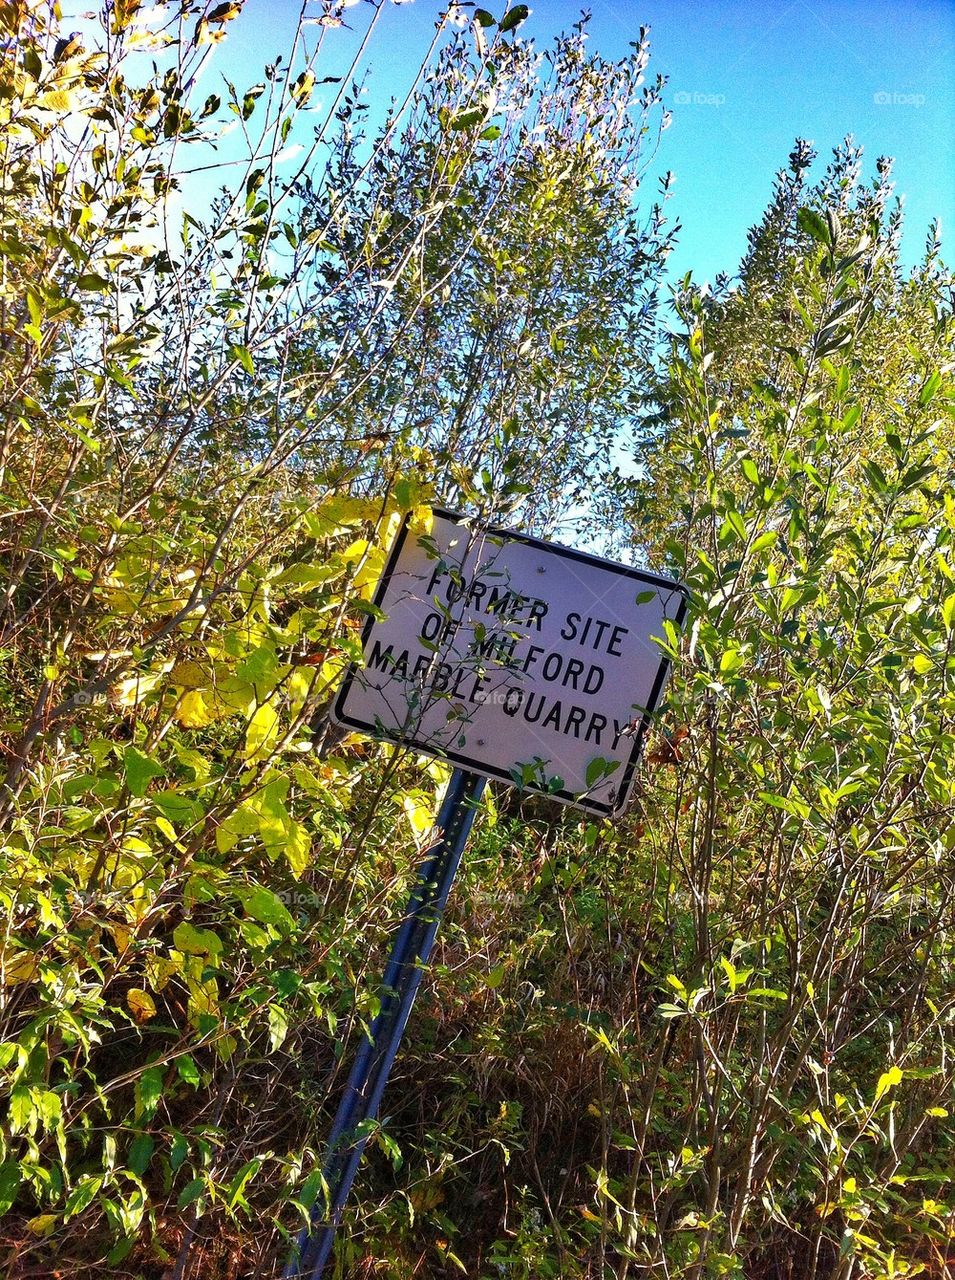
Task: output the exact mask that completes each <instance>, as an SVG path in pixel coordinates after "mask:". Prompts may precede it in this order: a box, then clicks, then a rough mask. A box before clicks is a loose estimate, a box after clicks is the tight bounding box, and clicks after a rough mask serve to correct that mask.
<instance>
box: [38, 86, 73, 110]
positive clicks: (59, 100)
mask: <svg viewBox="0 0 955 1280" xmlns="http://www.w3.org/2000/svg"><path fill="white" fill-rule="evenodd" d="M77 102H78V95H77V94H75V93H69V92H68V91H67V90H66V89H51V90H50V92H49V93H43V94H41V95H40V97H39V98H38V99H37V104H38V105H39V106H41V107H45V108H46V109H47V110H48V111H72V110H73V109H74V107H75V106H76V104H77Z"/></svg>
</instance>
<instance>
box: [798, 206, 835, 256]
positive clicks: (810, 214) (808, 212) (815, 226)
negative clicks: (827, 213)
mask: <svg viewBox="0 0 955 1280" xmlns="http://www.w3.org/2000/svg"><path fill="white" fill-rule="evenodd" d="M796 225H797V226H798V227H799V230H800V231H804V232H805V233H806V234H807V235H809V236H812V238H813V240H815V241H817V243H819V244H823V245H825V246H826V248H827V249H828V248H829V247H830V245H831V240H830V237H829V225H828V223H827V222H826V220H825V218H823V217H822V216H821V215H820V214H818V213H816V211H815V209H806V208H803V209H800V210H799V212H798V213H797V214H796Z"/></svg>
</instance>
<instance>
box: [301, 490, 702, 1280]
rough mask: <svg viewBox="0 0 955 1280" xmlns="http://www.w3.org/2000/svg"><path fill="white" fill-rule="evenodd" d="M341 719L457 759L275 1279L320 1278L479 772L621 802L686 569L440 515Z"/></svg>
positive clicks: (413, 547)
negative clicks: (300, 1226) (294, 1236)
mask: <svg viewBox="0 0 955 1280" xmlns="http://www.w3.org/2000/svg"><path fill="white" fill-rule="evenodd" d="M374 606H375V608H374V610H373V611H371V612H370V613H369V616H368V619H367V621H366V623H365V626H364V630H363V633H362V651H363V661H362V662H361V663H355V664H353V665H352V667H351V668H350V669H349V670H348V671H347V672H346V675H345V679H344V680H343V682H342V685H341V688H340V690H339V693H338V696H337V698H336V701H335V718H336V719H337V720H338V721H339V723H340V724H342V725H343V726H345V727H346V728H348V729H357V730H359V731H361V732H364V733H369V734H372V735H374V736H375V737H377V738H379V739H386V740H390V741H392V742H397V743H400V744H402V745H404V746H406V747H413V748H415V749H416V750H418V751H422V752H425V753H427V754H429V755H433V756H438V757H439V758H441V759H444V760H447V761H449V762H451V763H452V764H454V765H455V766H457V767H456V768H455V770H454V772H453V774H452V775H451V780H450V782H449V784H448V790H447V794H446V795H445V798H444V803H443V805H442V807H441V812H440V814H439V815H438V819H437V823H436V839H435V843H434V844H433V845H432V846H431V848H430V850H429V852H428V855H427V857H426V858H425V860H424V862H423V864H422V866H421V867H420V869H419V871H418V878H417V881H416V884H415V887H414V890H413V892H412V894H411V899H410V901H409V903H408V907H407V911H406V914H405V916H404V918H403V919H402V921H401V923H400V925H399V926H398V928H397V930H396V932H395V936H394V940H393V942H392V948H391V957H390V959H389V961H388V967H387V969H386V971H385V975H384V994H383V997H382V1004H381V1010H380V1012H379V1014H378V1016H377V1017H376V1018H375V1020H374V1022H373V1023H372V1026H371V1028H370V1031H369V1032H368V1034H367V1035H365V1036H363V1038H362V1042H361V1044H360V1046H359V1049H358V1053H357V1056H356V1058H355V1063H354V1065H353V1067H352V1070H351V1074H350V1076H349V1079H348V1084H347V1085H346V1087H345V1094H344V1096H343V1098H342V1100H341V1104H340V1105H339V1108H338V1113H337V1115H336V1117H335V1123H334V1125H333V1127H332V1132H331V1137H330V1139H329V1145H328V1153H327V1156H326V1159H325V1164H324V1167H323V1173H324V1178H325V1184H326V1189H325V1190H324V1192H323V1194H322V1195H321V1196H320V1198H319V1200H318V1201H316V1207H315V1210H314V1212H313V1214H312V1220H311V1223H310V1225H309V1226H308V1227H306V1228H305V1229H304V1230H303V1231H302V1233H301V1236H300V1237H299V1240H298V1244H297V1248H296V1251H295V1256H294V1257H293V1258H292V1260H291V1261H290V1262H289V1264H288V1266H287V1267H286V1270H285V1277H286V1280H292V1278H293V1277H297V1278H298V1280H318V1278H319V1277H320V1276H321V1275H322V1273H323V1270H324V1267H325V1264H326V1262H327V1261H328V1260H329V1258H330V1257H331V1253H332V1248H333V1245H334V1236H335V1228H336V1227H337V1225H338V1222H339V1219H340V1218H341V1213H342V1209H343V1207H344V1204H345V1200H346V1199H347V1197H348V1192H349V1190H350V1189H351V1185H352V1182H353V1181H354V1178H355V1174H356V1172H357V1170H358V1166H359V1164H360V1162H361V1157H362V1152H363V1150H364V1147H365V1143H366V1142H367V1140H368V1133H369V1129H370V1128H371V1124H370V1122H371V1121H373V1120H374V1119H375V1117H376V1116H377V1114H378V1108H379V1105H380V1103H381V1097H382V1094H383V1093H384V1089H385V1085H386V1083H387V1081H388V1074H389V1072H390V1071H391V1067H392V1064H393V1062H394V1060H395V1054H396V1053H397V1051H398V1045H399V1043H400V1041H401V1036H402V1033H403V1031H404V1029H405V1024H406V1023H407V1021H408V1016H409V1014H410V1013H411V1006H412V1004H413V1003H414V998H415V994H416V992H417V990H418V987H419V985H420V983H421V977H422V973H423V969H424V966H425V964H426V963H427V961H428V956H429V955H430V953H431V947H432V945H433V943H434V938H435V934H436V933H437V931H438V925H439V923H440V920H441V915H442V912H443V911H444V907H445V904H446V902H447V900H448V894H449V892H450V890H451V884H452V882H453V880H454V876H455V873H456V871H457V869H458V864H459V862H460V861H461V854H462V852H463V850H464V845H465V842H466V840H467V837H468V832H469V831H470V829H471V824H472V823H473V821H474V813H475V806H476V804H477V802H478V800H479V799H480V796H481V792H482V790H483V789H484V779H485V777H491V778H497V779H500V780H501V781H502V782H505V783H509V784H511V785H512V786H513V785H517V786H520V787H522V788H523V789H525V790H528V791H538V792H542V793H543V794H545V795H547V796H550V797H551V798H552V799H554V800H558V801H560V802H562V803H564V804H570V805H573V806H574V807H575V808H578V809H583V810H585V811H586V812H589V813H593V814H597V815H600V816H602V817H607V816H610V815H614V814H617V813H619V812H620V811H621V810H622V809H623V808H624V807H625V805H626V803H627V800H628V799H629V796H630V794H631V791H632V788H633V786H634V782H635V778H636V767H637V761H638V758H639V755H640V749H641V747H642V745H643V740H644V736H645V734H646V732H647V729H648V726H649V723H650V717H651V716H652V714H653V712H654V710H655V709H656V707H657V705H658V704H659V700H660V696H661V693H662V690H663V685H664V682H665V681H666V677H667V672H668V669H669V661H668V659H667V657H666V655H665V653H664V652H663V651H662V650H661V648H660V646H659V644H658V643H657V641H658V639H659V638H660V637H661V635H668V636H669V639H670V642H671V643H672V640H673V636H674V634H675V631H676V629H677V628H679V626H680V624H681V623H682V621H683V616H684V613H685V610H686V592H685V590H684V588H683V587H681V586H680V584H679V583H677V582H673V581H671V580H670V579H669V578H662V577H660V576H659V575H658V574H654V573H649V572H647V571H645V570H643V569H637V568H634V567H633V566H631V565H623V564H616V563H614V562H613V561H608V560H603V559H601V558H600V557H598V556H592V555H588V554H587V553H585V552H582V551H576V550H574V549H573V548H571V547H562V546H559V545H557V544H556V543H552V542H542V541H540V540H539V539H537V538H531V537H528V536H527V535H525V534H521V533H515V532H514V531H513V530H508V529H498V528H494V527H492V526H489V525H482V524H480V523H477V522H475V521H473V520H469V519H467V518H465V517H463V516H458V515H454V514H453V513H451V512H448V511H435V512H434V513H433V515H432V517H431V519H430V520H429V522H428V523H427V527H426V528H423V529H422V528H420V527H418V528H416V527H415V522H414V520H413V519H412V517H411V516H409V517H407V518H406V519H405V522H404V524H403V526H402V528H401V530H400V532H399V534H398V536H397V538H396V539H395V543H394V546H393V547H392V550H391V554H390V556H389V558H388V563H387V565H386V567H385V571H384V573H383V574H382V577H381V581H380V582H379V584H378V588H377V590H376V592H375V599H374Z"/></svg>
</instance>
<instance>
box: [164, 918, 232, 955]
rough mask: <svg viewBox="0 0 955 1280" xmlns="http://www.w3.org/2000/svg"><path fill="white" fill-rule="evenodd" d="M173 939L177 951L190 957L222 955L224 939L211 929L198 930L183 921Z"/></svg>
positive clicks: (176, 928) (175, 931) (177, 926)
mask: <svg viewBox="0 0 955 1280" xmlns="http://www.w3.org/2000/svg"><path fill="white" fill-rule="evenodd" d="M172 939H173V942H174V943H175V945H176V948H177V950H179V951H184V952H185V953H186V955H190V956H219V955H221V954H222V939H221V938H220V937H219V935H218V934H217V933H213V932H212V930H211V929H197V928H196V927H195V925H192V924H190V923H189V921H188V920H183V922H182V923H181V924H177V925H176V927H175V929H174V930H173V932H172Z"/></svg>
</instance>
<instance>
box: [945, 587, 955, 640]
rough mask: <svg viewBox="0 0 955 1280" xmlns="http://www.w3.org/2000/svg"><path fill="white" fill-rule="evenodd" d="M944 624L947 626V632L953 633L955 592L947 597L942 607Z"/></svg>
mask: <svg viewBox="0 0 955 1280" xmlns="http://www.w3.org/2000/svg"><path fill="white" fill-rule="evenodd" d="M942 622H943V623H944V624H945V630H946V631H951V629H952V627H953V626H955V591H953V592H952V594H951V595H950V596H946V597H945V603H944V604H943V605H942Z"/></svg>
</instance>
